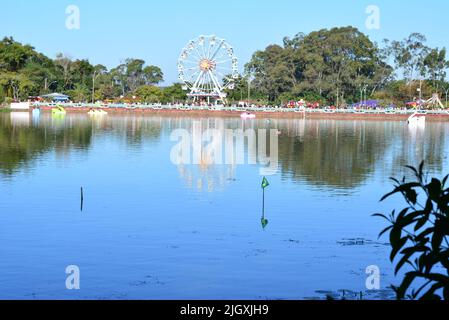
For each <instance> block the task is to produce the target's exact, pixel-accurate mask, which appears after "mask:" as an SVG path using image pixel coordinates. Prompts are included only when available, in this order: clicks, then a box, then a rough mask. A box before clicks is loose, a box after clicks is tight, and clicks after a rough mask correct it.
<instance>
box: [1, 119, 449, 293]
mask: <svg viewBox="0 0 449 320" xmlns="http://www.w3.org/2000/svg"><path fill="white" fill-rule="evenodd" d="M208 128H209V129H214V130H216V132H222V133H223V132H225V130H231V129H232V130H233V131H234V132H238V130H239V129H241V130H254V132H255V133H259V132H261V131H260V129H270V130H271V129H273V130H274V131H267V136H268V132H270V133H271V132H277V134H276V136H275V137H273V139H275V140H269V139H268V141H269V142H270V146H268V147H267V153H268V151H270V150H271V151H273V150H275V148H274V145H272V144H271V142H272V141H276V143H277V146H276V148H277V153H278V154H277V159H276V160H277V161H276V162H275V165H276V167H275V170H274V171H272V172H270V171H266V172H265V173H264V171H263V170H264V168H266V167H267V166H266V164H264V163H259V161H256V162H255V163H254V162H251V161H249V160H245V161H244V163H239V164H237V163H234V162H232V161H231V162H226V161H222V162H223V163H219V161H215V162H208V161H203V160H204V159H202V158H201V159H200V161H199V162H198V163H195V161H192V163H188V162H187V161H186V162H179V163H177V162H176V161H173V154H174V153H173V150H174V149H173V148H174V147H176V145H177V144H178V142H179V141H178V140H174V139H173V138H174V137H176V135H175V136H174V132H185V133H186V134H190V136H189V142H190V143H191V146H194V145H201V141H202V140H201V139H203V138H204V137H202V134H203V133H204V132H205V130H207V129H208ZM448 132H449V123H445V122H428V123H427V124H426V127H425V129H421V128H414V129H411V128H408V127H407V126H406V124H405V122H399V121H397V122H394V121H362V120H354V121H336V120H305V119H256V120H242V119H240V118H232V117H229V118H199V117H189V116H185V115H184V116H182V115H179V116H173V114H172V115H170V116H164V115H158V116H138V115H136V116H133V115H116V116H112V115H110V116H105V117H96V118H89V117H88V116H87V115H76V114H73V115H67V116H65V117H54V116H53V117H52V115H51V114H42V115H40V116H39V117H33V116H31V115H30V114H28V113H11V114H9V113H3V114H0V178H1V180H0V199H1V200H0V252H1V253H0V257H1V258H0V287H1V290H0V299H324V298H326V295H331V296H334V297H339V296H342V295H343V294H344V295H345V297H347V298H357V296H358V294H359V292H362V295H363V297H365V298H367V299H391V298H394V295H393V294H392V292H391V290H389V289H388V287H389V286H390V284H397V282H398V280H399V279H395V277H394V275H393V267H392V264H391V263H390V261H389V253H390V247H389V246H388V243H387V242H388V239H387V238H386V237H383V238H380V239H378V237H377V235H378V233H379V231H381V230H382V229H383V227H384V226H385V225H386V223H385V222H384V221H382V220H380V219H378V218H373V217H371V215H372V214H373V213H376V212H390V211H391V210H393V209H394V208H396V209H398V208H402V207H403V206H404V203H403V202H402V200H401V198H400V197H394V198H391V199H390V200H389V201H386V202H385V203H379V199H380V198H381V197H382V196H383V195H384V194H385V193H387V192H388V191H390V190H391V189H392V185H391V182H390V181H389V177H391V176H395V177H399V178H400V177H402V175H403V174H404V173H406V172H407V171H406V170H405V169H404V168H403V166H404V165H408V164H410V165H418V164H419V163H420V162H421V161H422V160H425V161H426V167H427V170H429V172H430V174H432V175H436V176H438V177H440V176H443V175H444V174H445V173H447V172H449V170H448V169H449V168H448V161H447V157H448V151H449V148H448V141H447V139H446V137H447V134H448ZM270 137H271V135H270ZM259 140H260V136H258V138H257V141H259ZM192 148H194V147H192ZM244 152H245V159H251V157H252V156H255V157H256V158H257V156H256V155H255V154H253V153H254V150H252V149H251V148H249V147H248V148H245V151H244ZM194 153H195V150H193V151H192V154H191V156H192V157H194V156H195V155H194ZM224 157H225V156H224ZM248 157H249V158H248ZM264 175H265V176H266V177H267V179H268V181H269V183H270V185H269V186H268V187H267V188H266V189H265V216H264V218H265V219H266V220H267V221H268V224H267V225H266V226H265V228H264V227H263V226H262V223H261V217H262V189H261V182H262V178H263V176H264ZM81 187H82V188H83V203H82V210H81V200H80V197H81V195H80V194H81ZM70 265H75V266H77V267H79V270H80V278H79V279H80V290H68V289H67V288H66V278H67V277H68V275H67V274H66V268H67V266H70ZM372 265H374V266H378V267H379V269H380V271H381V288H380V290H374V291H370V290H367V288H366V286H365V281H366V279H367V277H368V275H367V274H366V268H367V267H368V266H372Z"/></svg>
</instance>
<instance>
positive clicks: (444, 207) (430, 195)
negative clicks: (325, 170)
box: [374, 163, 449, 300]
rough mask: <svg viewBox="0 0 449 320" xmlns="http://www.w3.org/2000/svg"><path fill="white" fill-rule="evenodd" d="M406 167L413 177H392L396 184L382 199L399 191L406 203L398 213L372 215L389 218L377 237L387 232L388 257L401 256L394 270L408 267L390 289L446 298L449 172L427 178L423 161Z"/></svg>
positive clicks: (402, 293) (415, 296)
mask: <svg viewBox="0 0 449 320" xmlns="http://www.w3.org/2000/svg"><path fill="white" fill-rule="evenodd" d="M407 168H408V169H410V170H411V171H412V172H413V173H414V176H415V181H412V182H407V181H406V178H405V177H404V178H403V179H402V180H401V181H399V180H396V179H394V178H391V179H392V181H394V186H395V188H394V190H393V191H392V192H390V193H388V194H386V195H385V196H384V197H383V198H382V199H381V201H384V200H385V199H387V198H389V197H391V196H392V195H395V194H401V195H402V196H403V198H404V200H405V202H406V203H407V206H406V207H405V208H404V209H402V210H401V211H400V212H399V214H397V215H396V211H393V212H392V213H391V214H390V215H389V216H386V215H384V214H380V213H377V214H375V215H374V216H378V217H382V218H384V219H386V220H388V221H389V222H390V225H389V226H388V227H387V228H385V229H384V230H383V231H382V232H381V233H380V235H379V237H380V236H382V235H383V234H385V233H386V232H388V231H389V233H390V245H391V247H392V250H391V255H390V260H391V262H394V261H395V258H396V257H397V256H399V257H400V259H399V261H398V262H397V263H396V267H395V274H397V273H398V272H399V271H400V270H401V269H402V268H403V267H404V266H405V265H409V266H410V267H411V271H408V272H407V273H405V276H404V278H403V279H402V282H401V284H400V285H399V286H398V287H395V286H393V289H394V290H395V292H396V296H397V299H399V300H403V299H413V300H414V299H420V300H441V299H442V298H444V299H445V300H449V242H448V236H449V215H448V213H449V188H446V186H445V185H446V182H447V180H448V178H449V176H446V177H445V178H444V179H443V180H441V181H440V180H438V179H436V178H432V179H431V180H430V182H429V181H428V179H427V175H424V173H423V168H424V163H421V165H420V166H419V168H417V169H415V168H413V167H410V166H407ZM415 285H416V286H417V287H414V286H415Z"/></svg>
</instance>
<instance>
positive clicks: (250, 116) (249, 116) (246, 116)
mask: <svg viewBox="0 0 449 320" xmlns="http://www.w3.org/2000/svg"><path fill="white" fill-rule="evenodd" d="M240 118H242V119H254V118H256V115H255V114H254V113H249V112H244V113H242V114H241V115H240Z"/></svg>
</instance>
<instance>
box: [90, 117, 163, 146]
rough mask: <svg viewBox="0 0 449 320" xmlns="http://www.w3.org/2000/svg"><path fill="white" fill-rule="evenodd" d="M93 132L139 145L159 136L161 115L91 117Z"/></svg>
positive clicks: (129, 144)
mask: <svg viewBox="0 0 449 320" xmlns="http://www.w3.org/2000/svg"><path fill="white" fill-rule="evenodd" d="M91 121H92V124H93V126H94V131H95V132H103V133H106V132H107V133H108V134H110V135H114V136H117V137H124V138H125V139H126V143H127V144H128V146H130V147H135V148H137V147H140V146H142V145H143V143H144V142H148V141H155V140H158V139H159V138H160V135H161V130H162V123H163V121H164V120H163V119H162V117H147V116H142V117H139V116H107V117H98V118H92V119H91Z"/></svg>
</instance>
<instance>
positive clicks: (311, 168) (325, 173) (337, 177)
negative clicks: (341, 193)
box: [279, 121, 389, 188]
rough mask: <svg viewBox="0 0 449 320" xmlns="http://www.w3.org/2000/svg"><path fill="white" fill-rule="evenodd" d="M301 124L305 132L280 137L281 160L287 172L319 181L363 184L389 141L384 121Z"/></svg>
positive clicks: (345, 185) (333, 184)
mask: <svg viewBox="0 0 449 320" xmlns="http://www.w3.org/2000/svg"><path fill="white" fill-rule="evenodd" d="M298 125H299V126H302V128H301V133H302V134H300V135H294V136H292V135H287V136H284V135H283V136H282V138H281V139H279V161H280V163H281V167H282V171H283V172H284V174H285V175H289V176H291V177H292V178H293V179H299V180H302V179H305V180H307V181H308V182H309V183H312V184H315V185H324V186H328V187H336V188H353V187H355V186H357V185H359V184H361V183H362V182H363V181H364V180H365V179H366V177H367V176H368V175H369V174H370V173H371V172H372V171H373V170H374V167H375V163H376V160H379V159H382V158H383V155H384V153H385V150H386V148H387V147H388V144H389V142H388V139H387V138H386V131H385V130H384V128H383V127H384V124H383V123H381V122H379V123H369V124H368V123H366V122H360V121H357V122H356V121H348V122H346V121H345V122H336V121H301V122H299V123H298Z"/></svg>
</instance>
